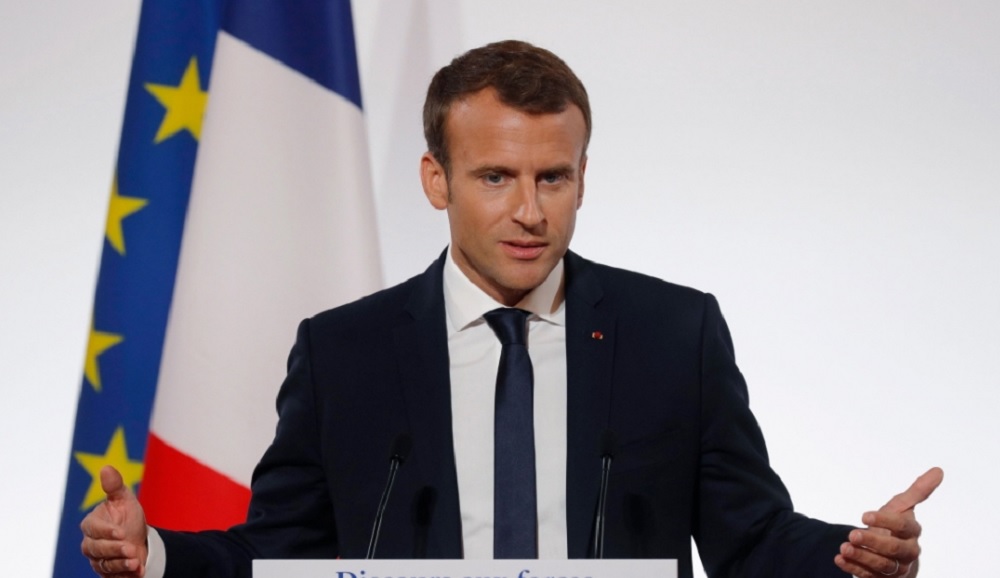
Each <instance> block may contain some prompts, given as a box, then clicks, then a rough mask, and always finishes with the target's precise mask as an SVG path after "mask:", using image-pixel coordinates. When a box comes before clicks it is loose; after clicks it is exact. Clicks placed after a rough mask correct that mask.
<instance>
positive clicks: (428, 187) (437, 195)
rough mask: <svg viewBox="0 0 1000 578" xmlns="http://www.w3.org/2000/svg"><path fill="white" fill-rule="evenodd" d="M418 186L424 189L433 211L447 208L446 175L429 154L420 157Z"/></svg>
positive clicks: (439, 164)
mask: <svg viewBox="0 0 1000 578" xmlns="http://www.w3.org/2000/svg"><path fill="white" fill-rule="evenodd" d="M420 184H421V185H423V187H424V194H425V195H427V200H428V201H430V202H431V205H433V206H434V208H435V209H438V210H439V211H440V210H444V209H447V208H448V175H447V174H445V170H444V167H443V166H441V163H439V162H438V160H437V159H436V158H434V155H432V154H431V153H430V152H426V153H424V155H423V156H422V157H420Z"/></svg>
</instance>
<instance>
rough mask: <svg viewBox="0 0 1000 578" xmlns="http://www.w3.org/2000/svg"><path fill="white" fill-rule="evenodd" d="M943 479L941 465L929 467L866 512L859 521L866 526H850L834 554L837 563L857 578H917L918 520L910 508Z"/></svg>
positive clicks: (918, 550) (927, 495) (926, 496)
mask: <svg viewBox="0 0 1000 578" xmlns="http://www.w3.org/2000/svg"><path fill="white" fill-rule="evenodd" d="M943 479H944V471H942V470H941V468H931V469H929V470H927V472H926V473H925V474H924V475H922V476H920V477H919V478H917V480H916V481H915V482H913V485H911V486H910V487H909V488H907V489H906V491H905V492H903V493H902V494H897V495H896V496H894V497H893V498H892V499H891V500H889V501H888V503H886V505H884V506H882V507H881V508H879V510H878V511H877V512H866V513H865V514H864V515H863V516H862V517H861V521H862V522H864V524H865V525H866V526H868V527H867V528H859V529H856V530H851V533H850V534H849V536H848V541H847V542H844V543H843V544H841V546H840V554H837V556H836V557H834V562H835V563H836V564H837V566H838V567H839V568H840V569H841V570H843V571H844V572H847V573H848V574H853V575H854V576H857V577H858V578H882V577H884V576H895V577H897V578H916V575H917V570H918V568H919V565H920V564H919V560H918V557H919V556H920V544H919V543H918V539H919V538H920V524H919V523H917V517H916V515H915V514H914V512H913V509H914V508H915V507H916V505H917V504H919V503H921V502H923V501H924V500H926V499H927V498H928V497H930V495H931V494H932V493H933V492H934V490H935V489H937V487H938V486H939V485H941V480H943Z"/></svg>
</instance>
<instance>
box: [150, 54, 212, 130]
mask: <svg viewBox="0 0 1000 578" xmlns="http://www.w3.org/2000/svg"><path fill="white" fill-rule="evenodd" d="M146 90H148V91H149V92H150V93H151V94H152V95H153V96H155V97H156V100H158V101H160V104H162V105H163V106H164V107H165V108H166V109H167V112H166V114H165V115H164V116H163V122H161V123H160V130H158V131H156V138H154V139H153V142H155V143H157V144H159V143H161V142H163V141H165V140H167V139H168V138H170V137H172V136H174V135H175V134H177V133H179V132H181V131H182V130H186V131H188V132H189V133H191V136H193V137H194V138H195V140H199V139H200V138H201V120H202V117H204V116H205V106H206V105H207V104H208V93H207V92H205V91H203V90H202V89H201V80H200V79H199V77H198V59H197V58H195V57H193V56H192V57H191V60H190V61H189V62H188V65H187V68H186V69H185V70H184V76H182V77H181V82H180V84H178V85H177V86H170V85H167V84H153V83H146Z"/></svg>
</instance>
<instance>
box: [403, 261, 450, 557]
mask: <svg viewBox="0 0 1000 578" xmlns="http://www.w3.org/2000/svg"><path fill="white" fill-rule="evenodd" d="M443 264H444V256H442V257H441V258H440V259H438V260H437V261H436V262H435V263H434V264H433V265H431V267H430V268H428V269H427V271H426V272H425V273H424V274H423V275H422V276H421V278H420V279H418V282H417V285H416V287H415V290H414V291H413V293H412V295H411V297H410V300H409V302H408V303H407V305H406V313H407V315H404V319H403V320H401V322H400V323H399V324H398V325H397V326H396V328H395V330H394V333H393V337H394V347H395V350H396V359H397V360H398V362H399V376H400V377H399V379H400V389H401V391H402V396H403V400H404V403H405V405H406V415H407V420H408V423H409V426H410V428H411V432H412V433H411V436H412V439H413V449H412V452H411V456H412V458H411V462H412V465H413V466H414V467H417V468H418V469H419V471H418V472H415V473H417V474H418V475H417V476H415V479H417V480H420V481H421V483H423V484H424V486H423V487H419V488H415V489H414V491H416V492H418V495H419V496H420V497H419V498H418V500H423V499H424V498H425V497H426V498H427V499H428V500H430V501H431V502H432V503H430V504H429V505H426V504H425V506H424V507H425V508H428V507H430V508H433V510H434V511H433V513H432V514H431V513H429V514H428V516H431V520H430V525H429V527H428V528H426V530H427V535H426V536H425V539H426V555H427V557H429V558H461V556H462V525H461V514H460V512H459V502H458V479H457V474H456V470H455V453H454V450H453V448H454V443H453V439H452V415H451V385H450V383H451V380H450V371H449V366H448V334H447V329H446V323H445V310H444V291H443V289H442V267H443ZM418 517H419V516H418ZM418 531H419V529H418Z"/></svg>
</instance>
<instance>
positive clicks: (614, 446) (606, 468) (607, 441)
mask: <svg viewBox="0 0 1000 578" xmlns="http://www.w3.org/2000/svg"><path fill="white" fill-rule="evenodd" d="M597 450H598V454H599V455H600V456H601V488H600V491H599V492H598V494H597V514H596V515H595V516H594V534H593V544H594V558H596V559H598V560H600V559H602V558H604V520H605V515H604V514H605V510H607V505H608V477H609V476H610V474H611V462H612V461H613V460H614V458H615V452H616V451H618V439H617V438H616V437H615V432H613V431H611V430H609V429H606V430H604V432H603V433H602V434H601V441H600V444H599V445H598V447H597Z"/></svg>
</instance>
